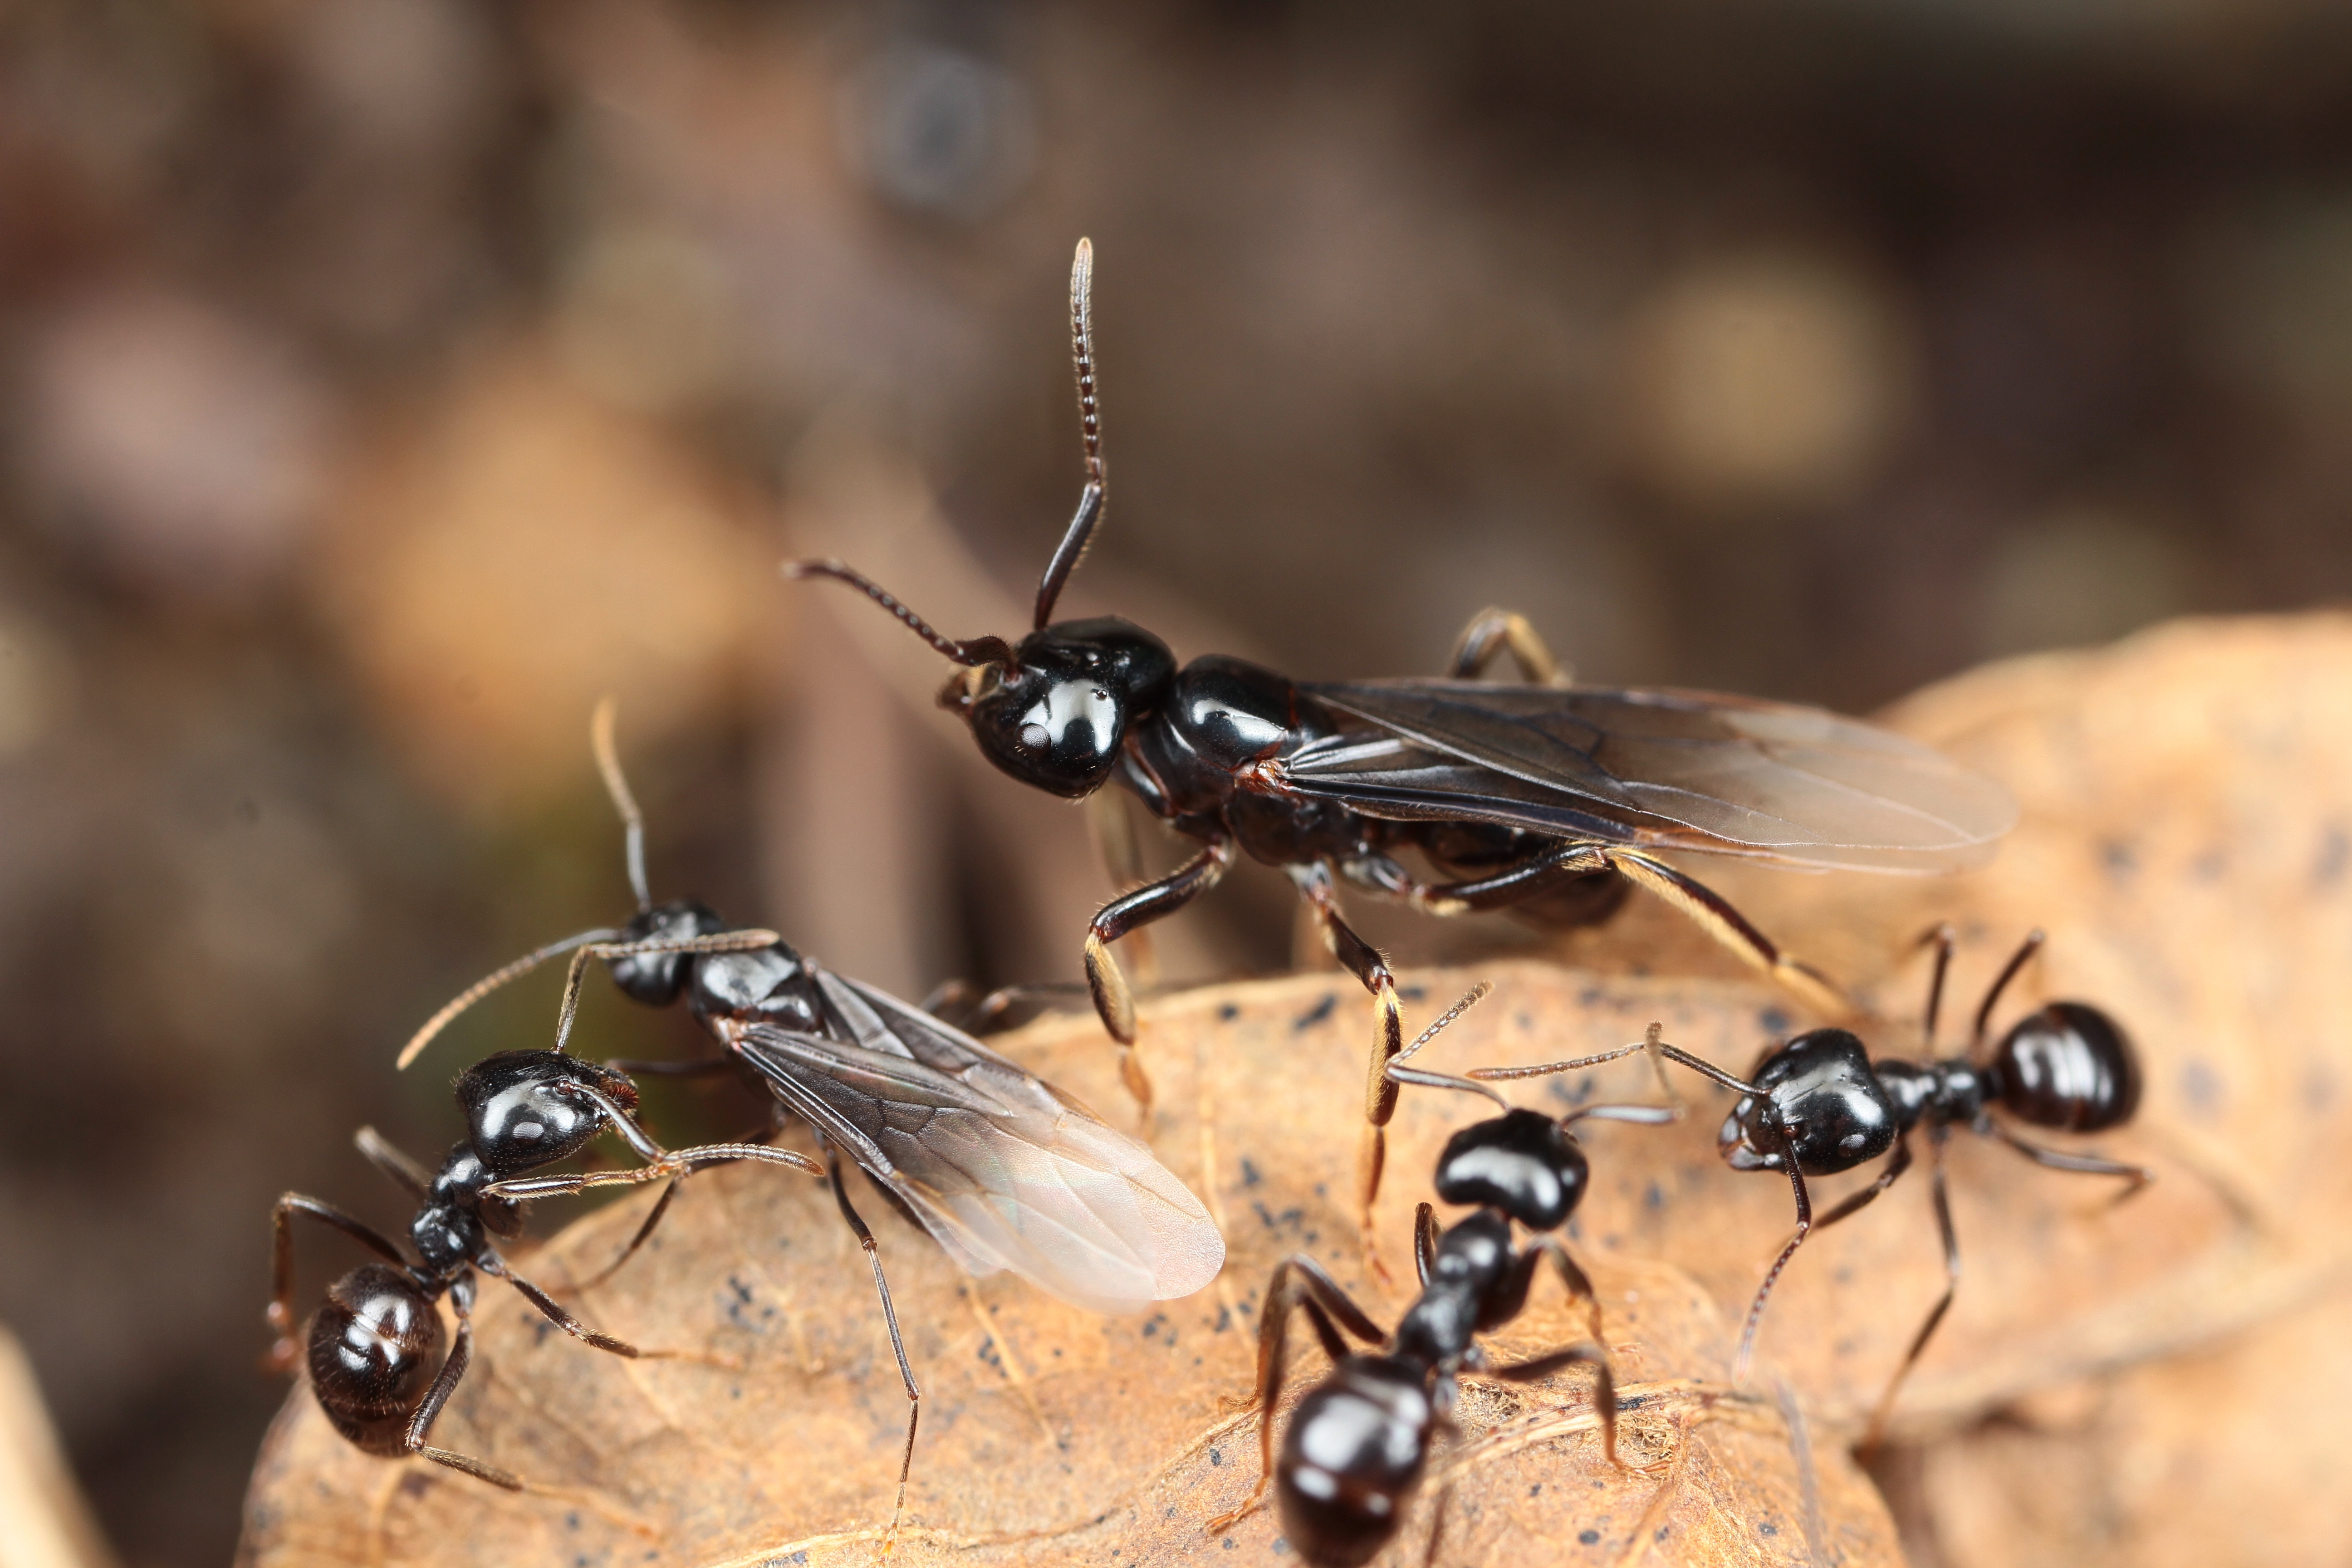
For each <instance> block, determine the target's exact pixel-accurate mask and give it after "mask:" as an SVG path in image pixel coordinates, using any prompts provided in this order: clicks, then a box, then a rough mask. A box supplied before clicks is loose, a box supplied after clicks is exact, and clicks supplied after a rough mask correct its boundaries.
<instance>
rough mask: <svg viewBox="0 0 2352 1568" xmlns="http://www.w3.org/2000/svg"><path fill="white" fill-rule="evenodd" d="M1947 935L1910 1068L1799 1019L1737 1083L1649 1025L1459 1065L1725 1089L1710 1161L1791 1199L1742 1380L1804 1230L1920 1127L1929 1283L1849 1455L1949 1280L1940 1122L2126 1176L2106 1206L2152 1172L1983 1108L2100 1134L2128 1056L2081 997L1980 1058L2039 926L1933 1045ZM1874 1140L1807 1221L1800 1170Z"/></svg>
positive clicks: (1916, 1345)
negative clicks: (2039, 1136) (1645, 1066)
mask: <svg viewBox="0 0 2352 1568" xmlns="http://www.w3.org/2000/svg"><path fill="white" fill-rule="evenodd" d="M1955 940H1956V939H1955V936H1954V933H1953V931H1952V928H1951V927H1950V926H1948V925H1939V926H1937V928H1936V929H1935V930H1934V931H1929V932H1928V933H1927V936H1926V938H1924V939H1923V942H1922V945H1927V944H1933V945H1934V947H1935V949H1936V966H1935V972H1934V975H1933V978H1932V979H1930V980H1929V982H1928V985H1927V1011H1926V1013H1925V1014H1924V1015H1922V1019H1921V1033H1922V1039H1923V1041H1924V1043H1925V1044H1926V1046H1927V1050H1928V1052H1929V1059H1927V1061H1925V1062H1909V1061H1902V1060H1898V1059H1895V1058H1879V1059H1877V1060H1875V1061H1874V1060H1872V1059H1871V1058H1870V1053H1869V1050H1868V1048H1867V1047H1864V1044H1863V1043H1862V1041H1861V1040H1860V1039H1859V1038H1858V1037H1855V1036H1854V1035H1853V1033H1851V1032H1850V1031H1848V1030H1845V1029H1834V1028H1832V1029H1811V1030H1808V1031H1807V1032H1806V1033H1804V1034H1801V1035H1799V1036H1797V1037H1795V1038H1793V1039H1791V1040H1789V1041H1787V1042H1786V1043H1784V1044H1781V1045H1779V1046H1776V1047H1771V1048H1770V1049H1769V1050H1767V1051H1766V1052H1765V1053H1764V1055H1763V1057H1762V1058H1760V1059H1759V1061H1758V1062H1757V1064H1756V1067H1755V1069H1754V1070H1753V1072H1752V1073H1751V1074H1750V1075H1749V1077H1748V1079H1738V1078H1734V1077H1733V1076H1732V1075H1731V1074H1729V1073H1727V1072H1725V1071H1724V1070H1723V1069H1722V1068H1718V1067H1716V1066H1715V1065H1714V1064H1713V1063H1711V1062H1706V1061H1702V1060H1700V1059H1699V1058H1696V1057H1693V1056H1691V1055H1689V1054H1688V1053H1686V1052H1684V1051H1680V1050H1677V1049H1675V1047H1672V1046H1668V1045H1664V1044H1662V1043H1661V1042H1660V1041H1659V1040H1658V1039H1657V1037H1656V1030H1655V1029H1654V1028H1653V1029H1652V1031H1651V1036H1650V1037H1649V1038H1648V1039H1647V1040H1645V1041H1643V1043H1642V1044H1640V1045H1633V1046H1626V1047H1622V1048H1621V1049H1618V1050H1614V1051H1607V1052H1603V1053H1601V1055H1599V1056H1594V1057H1586V1058H1581V1059H1580V1060H1577V1061H1569V1062H1550V1063H1547V1064H1544V1065H1542V1066H1538V1067H1524V1068H1476V1069H1475V1070H1474V1071H1472V1072H1471V1073H1470V1075H1469V1076H1470V1077H1471V1078H1473V1079H1479V1080H1481V1081H1492V1080H1495V1079H1515V1078H1532V1077H1536V1076H1538V1075H1539V1074H1545V1073H1556V1072H1565V1071H1570V1070H1572V1069H1574V1068H1583V1067H1592V1066H1596V1065H1598V1064H1600V1063H1601V1062H1605V1061H1610V1060H1613V1059H1614V1058H1618V1057H1622V1056H1626V1055H1628V1054H1630V1053H1632V1052H1633V1051H1640V1050H1646V1051H1649V1052H1650V1053H1651V1054H1652V1056H1653V1058H1665V1059H1667V1060H1671V1061H1675V1062H1678V1063H1680V1064H1681V1065H1682V1066H1684V1067H1686V1068H1690V1069H1691V1070H1692V1071H1694V1072H1696V1073H1700V1074H1703V1075H1704V1076H1706V1077H1707V1078H1710V1079H1714V1080H1715V1081H1716V1082H1717V1083H1719V1084H1722V1085H1723V1086H1724V1087H1725V1088H1727V1089H1733V1090H1736V1091H1737V1092H1738V1094H1739V1097H1740V1098H1739V1101H1738V1104H1736V1105H1734V1106H1733V1107H1732V1108H1731V1113H1730V1114H1729V1115H1728V1116H1727V1117H1726V1118H1725V1119H1724V1122H1723V1127H1722V1130H1721V1131H1720V1132H1719V1133H1718V1134H1717V1146H1718V1148H1719V1149H1720V1150H1721V1152H1722V1154H1723V1158H1724V1161H1725V1163H1727V1164H1728V1165H1730V1166H1731V1168H1732V1169H1733V1170H1735V1171H1782V1172H1785V1173H1787V1174H1788V1177H1789V1184H1790V1187H1791V1188H1792V1189H1793V1190H1794V1191H1795V1194H1796V1199H1797V1230H1796V1234H1795V1235H1794V1236H1792V1237H1790V1238H1789V1242H1788V1245H1787V1246H1785V1247H1782V1248H1781V1249H1780V1256H1779V1257H1778V1258H1775V1259H1773V1262H1772V1266H1771V1268H1769V1269H1768V1270H1766V1272H1765V1275H1764V1282H1763V1284H1761V1285H1760V1286H1759V1287H1758V1288H1757V1291H1756V1299H1755V1300H1754V1301H1753V1302H1752V1303H1751V1304H1750V1305H1749V1307H1748V1318H1747V1321H1746V1323H1745V1325H1744V1326H1743V1327H1742V1329H1741V1331H1740V1335H1739V1357H1738V1363H1737V1371H1736V1373H1735V1374H1734V1375H1735V1377H1745V1376H1746V1375H1747V1371H1748V1361H1749V1358H1750V1355H1751V1352H1753V1351H1754V1349H1755V1344H1756V1332H1757V1329H1758V1327H1759V1324H1760V1323H1761V1322H1762V1321H1763V1316H1764V1304H1765V1301H1766V1300H1767V1299H1768V1298H1769V1297H1770V1295H1771V1293H1772V1287H1773V1285H1774V1284H1775V1283H1776V1282H1778V1280H1779V1279H1780V1273H1781V1270H1783V1269H1784V1268H1787V1267H1788V1266H1789V1260H1790V1258H1793V1257H1794V1256H1795V1255H1796V1251H1797V1248H1798V1247H1801V1245H1803V1243H1804V1240H1805V1238H1806V1237H1808V1236H1810V1235H1811V1233H1812V1232H1814V1231H1815V1230H1818V1229H1821V1228H1822V1227H1823V1226H1832V1225H1835V1224H1836V1223H1837V1222H1838V1221H1840V1220H1842V1219H1844V1218H1846V1217H1848V1216H1849V1215H1853V1214H1854V1213H1855V1212H1857V1211H1858V1210H1860V1209H1862V1208H1864V1206H1866V1205H1868V1204H1870V1203H1871V1202H1872V1201H1873V1200H1874V1199H1875V1198H1876V1197H1877V1196H1878V1195H1879V1194H1881V1193H1884V1192H1885V1191H1886V1189H1887V1188H1888V1187H1891V1186H1893V1185H1894V1184H1895V1181H1896V1179H1897V1178H1899V1177H1900V1176H1901V1175H1902V1174H1903V1173H1904V1172H1906V1171H1907V1170H1909V1169H1910V1168H1911V1142H1910V1135H1911V1133H1912V1131H1913V1130H1914V1129H1923V1130H1924V1131H1926V1133H1927V1162H1928V1164H1927V1170H1928V1177H1927V1179H1928V1184H1929V1188H1928V1190H1929V1192H1930V1194H1931V1195H1932V1197H1933V1200H1934V1204H1935V1209H1936V1227H1937V1232H1938V1233H1939V1234H1940V1236H1941V1237H1942V1238H1943V1244H1944V1273H1945V1283H1944V1293H1943V1295H1942V1296H1940V1297H1938V1298H1937V1301H1936V1304H1935V1306H1934V1307H1933V1308H1931V1309H1930V1310H1928V1313H1927V1321H1925V1322H1923V1323H1922V1324H1920V1326H1919V1331H1918V1333H1917V1334H1916V1335H1915V1336H1914V1337H1913V1339H1912V1341H1911V1348H1910V1349H1909V1350H1908V1351H1907V1352H1905V1354H1904V1357H1903V1362H1902V1364H1901V1365H1899V1366H1898V1367H1896V1368H1895V1375H1894V1376H1893V1377H1892V1378H1890V1379H1889V1380H1888V1381H1887V1384H1886V1391H1885V1393H1884V1394H1881V1395H1880V1396H1879V1400H1878V1404H1877V1405H1876V1406H1875V1408H1874V1410H1873V1412H1872V1414H1871V1418H1870V1425H1869V1427H1868V1429H1867V1432H1866V1434H1865V1436H1864V1439H1863V1447H1864V1449H1865V1450H1867V1449H1869V1448H1873V1447H1876V1446H1877V1444H1878V1440H1879V1438H1880V1436H1882V1435H1883V1433H1884V1432H1885V1425H1886V1418H1887V1415H1888V1413H1889V1412H1890V1411H1891V1410H1892V1409H1893V1407H1894V1403H1895V1391H1896V1390H1897V1389H1899V1388H1900V1387H1901V1386H1902V1384H1903V1380H1904V1378H1905V1377H1906V1376H1907V1375H1908V1374H1909V1373H1910V1371H1911V1368H1912V1366H1913V1364H1914V1363H1916V1362H1917V1361H1918V1359H1919V1356H1920V1353H1921V1352H1924V1351H1925V1350H1926V1349H1927V1342H1928V1340H1929V1339H1930V1338H1932V1337H1933V1336H1934V1334H1935V1332H1936V1330H1937V1326H1938V1325H1940V1324H1941V1323H1942V1322H1943V1321H1944V1314H1945V1313H1946V1311H1947V1310H1949V1309H1950V1307H1951V1304H1952V1296H1953V1293H1954V1292H1955V1291H1956V1290H1957V1289H1958V1287H1959V1281H1960V1247H1959V1238H1958V1236H1957V1235H1956V1234H1955V1232H1954V1231H1953V1228H1952V1209H1951V1201H1950V1198H1949V1197H1948V1194H1947V1192H1946V1189H1945V1181H1944V1146H1945V1144H1946V1142H1948V1140H1949V1138H1950V1136H1951V1132H1952V1129H1953V1128H1955V1127H1966V1128H1968V1129H1969V1131H1973V1132H1976V1133H1979V1134H1980V1135H1982V1136H1985V1137H1990V1138H1997V1139H1999V1140H2000V1142H2003V1143H2006V1144H2008V1145H2009V1146H2010V1147H2011V1149H2014V1150H2016V1151H2017V1152H2019V1153H2021V1154H2022V1155H2024V1156H2025V1157H2026V1158H2027V1159H2029V1160H2032V1162H2033V1163H2036V1164H2039V1165H2046V1166H2049V1167H2050V1168H2051V1169H2053V1170H2059V1171H2074V1172H2079V1173H2084V1174H2086V1175H2095V1176H2119V1177H2121V1178H2123V1180H2124V1181H2125V1182H2126V1186H2125V1188H2124V1190H2123V1191H2122V1192H2121V1193H2119V1194H2117V1195H2116V1201H2117V1202H2121V1201H2122V1200H2123V1199H2124V1198H2127V1197H2129V1196H2131V1195H2132V1194H2134V1193H2137V1191H2139V1189H2140V1188H2142V1187H2143V1186H2146V1185H2147V1184H2148V1182H2149V1181H2151V1180H2152V1179H2153V1173H2151V1172H2149V1171H2148V1170H2147V1168H2145V1167H2144V1166H2139V1165H2128V1164H2124V1163H2119V1162H2117V1161H2114V1160H2106V1159H2102V1158H2100V1157H2098V1156H2097V1155H2094V1154H2075V1153H2069V1152H2065V1151H2063V1150H2059V1149H2051V1148H2045V1147H2044V1146H2042V1144H2039V1143H2034V1142H2029V1141H2028V1140H2026V1139H2024V1138H2021V1137H2020V1136H2018V1134H2017V1133H2016V1132H2014V1131H2011V1129H2010V1128H2009V1127H2007V1126H2005V1125H2004V1124H2003V1123H2002V1122H2001V1121H2000V1119H1999V1118H1998V1117H1996V1115H1995V1114H1994V1113H1995V1112H1996V1111H1998V1112H2000V1113H2002V1114H2005V1115H2006V1116H2008V1117H2011V1118H2012V1119H2014V1120H2016V1121H2021V1122H2024V1123H2025V1124H2027V1125H2028V1126H2032V1127H2046V1128H2049V1129H2052V1130H2053V1131H2062V1132H2102V1131H2106V1130H2108V1129H2109V1128H2114V1127H2120V1126H2122V1125H2123V1124H2124V1123H2126V1122H2127V1121H2130V1120H2131V1118H2132V1114H2133V1112H2134V1111H2136V1110H2137V1109H2138V1107H2139V1096H2140V1068H2139V1058H2138V1056H2137V1053H2135V1052H2134V1050H2133V1049H2132V1044H2131V1040H2130V1037H2128V1036H2126V1034H2125V1033H2124V1031H2123V1027H2122V1026H2120V1025H2119V1024H2117V1023H2116V1021H2115V1020H2114V1019H2113V1018H2111V1017H2109V1016H2107V1015H2106V1014H2105V1013H2103V1012H2101V1011H2100V1010H2099V1009H2098V1008H2096V1007H2094V1006H2092V1005H2089V1004H2087V1003H2084V1002H2064V1001H2060V1002H2050V1003H2045V1004H2044V1005H2042V1007H2041V1008H2039V1009H2038V1010H2036V1011H2035V1012H2033V1013H2032V1014H2030V1015H2028V1016H2026V1017H2024V1018H2022V1019H2020V1020H2019V1021H2018V1022H2017V1023H2016V1024H2015V1025H2013V1026H2011V1028H2010V1030H2009V1032H2008V1033H2007V1034H2006V1035H2003V1036H2002V1037H2001V1038H2000V1044H1999V1045H1998V1046H1995V1047H1993V1048H1992V1050H1991V1052H1990V1055H1987V1054H1986V1053H1985V1050H1984V1045H1985V1039H1986V1036H1987V1032H1988V1030H1989V1028H1990V1024H1991V1021H1992V1014H1993V1008H1994V1007H1995V1006H1996V1005H1998V1004H1999V1002H2000V997H2001V994H2002V993H2003V992H2004V991H2006V990H2007V989H2008V988H2009V984H2010V982H2011V981H2012V980H2014V979H2015V978H2016V977H2017V974H2018V972H2019V971H2020V970H2021V969H2023V968H2024V967H2025V964H2026V961H2027V960H2029V959H2031V958H2032V956H2033V955H2034V954H2035V953H2036V952H2040V951H2041V949H2042V942H2043V940H2044V939H2043V935H2042V932H2041V931H2033V932H2031V933H2029V934H2028V935H2027V937H2026V939H2025V941H2024V942H2023V943H2021V945H2020V946H2019V948H2018V950H2017V952H2015V953H2014V954H2013V955H2011V958H2010V961H2009V963H2008V964H2007V966H2006V967H2004V968H2003V969H2002V970H2001V972H2000V975H1999V976H1998V977H1997V978H1995V979H1994V981H1993V983H1992V985H1991V988H1990V990H1988V991H1987V992H1986V993H1985V997H1984V1001H1983V1003H1982V1004H1981V1005H1979V1007H1978V1008H1977V1016H1976V1024H1975V1026H1974V1028H1973V1029H1972V1030H1971V1031H1970V1033H1969V1048H1968V1049H1967V1050H1966V1051H1964V1052H1962V1053H1961V1054H1960V1055H1958V1056H1953V1057H1941V1058H1938V1057H1936V1056H1934V1055H1933V1052H1934V1050H1935V1042H1936V1020H1937V1013H1938V1012H1939V1010H1940V1009H1941V1006H1942V1003H1943V997H1944V978H1945V975H1946V973H1947V972H1948V970H1949V968H1950V966H1951V962H1952V948H1953V944H1954V942H1955ZM1890 1149H1891V1150H1892V1151H1893V1157H1892V1158H1890V1159H1889V1160H1888V1161H1887V1163H1886V1166H1885V1169H1884V1170H1882V1171H1881V1172H1880V1173H1878V1177H1877V1179H1876V1180H1875V1181H1874V1182H1872V1183H1871V1184H1870V1185H1868V1186H1866V1187H1864V1188H1863V1189H1861V1190H1860V1191H1859V1192H1856V1193H1854V1194H1851V1195H1850V1196H1848V1197H1846V1198H1845V1199H1843V1201H1842V1202H1840V1203H1839V1204H1837V1205H1835V1206H1834V1207H1832V1208H1831V1209H1830V1210H1829V1212H1828V1213H1826V1214H1824V1215H1822V1216H1821V1217H1820V1218H1818V1219H1816V1218H1815V1217H1814V1216H1813V1209H1812V1200H1811V1197H1810V1195H1809V1194H1807V1191H1806V1188H1805V1178H1806V1177H1807V1176H1829V1175H1835V1174H1836V1173H1839V1172H1841V1171H1851V1170H1853V1168H1854V1167H1855V1166H1857V1165H1861V1164H1864V1163H1867V1162H1869V1161H1872V1160H1874V1159H1876V1158H1878V1157H1879V1156H1880V1155H1881V1154H1885V1153H1887V1152H1888V1151H1889V1150H1890Z"/></svg>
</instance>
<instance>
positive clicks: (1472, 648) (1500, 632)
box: [1445, 605, 1572, 686]
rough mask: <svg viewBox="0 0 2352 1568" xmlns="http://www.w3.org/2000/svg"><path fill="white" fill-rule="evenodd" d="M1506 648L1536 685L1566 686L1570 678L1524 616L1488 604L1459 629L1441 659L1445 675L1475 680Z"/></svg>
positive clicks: (1523, 672)
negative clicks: (1443, 657)
mask: <svg viewBox="0 0 2352 1568" xmlns="http://www.w3.org/2000/svg"><path fill="white" fill-rule="evenodd" d="M1506 649H1507V650H1509V653H1510V656H1511V659H1512V662H1514V663H1516V664H1517V666H1518V667H1519V673H1520V674H1521V675H1523V676H1525V677H1526V678H1527V679H1528V680H1530V681H1532V682H1533V683H1534V684H1536V685H1538V686H1566V685H1568V684H1569V682H1570V679H1572V678H1571V677H1570V674H1569V672H1568V671H1567V670H1565V669H1563V668H1560V663H1559V660H1558V659H1556V658H1553V657H1552V653H1551V649H1550V648H1549V647H1545V646H1544V640H1543V637H1542V635H1541V634H1540V633H1538V631H1537V630H1536V628H1535V626H1534V625H1533V623H1531V622H1530V621H1528V618H1527V616H1523V615H1520V614H1519V613H1518V612H1517V611H1516V610H1505V609H1498V608H1496V607H1494V606H1491V605H1490V606H1488V607H1487V608H1486V609H1483V610H1481V611H1479V612H1478V613H1477V614H1476V615H1475V616H1471V617H1470V624H1469V625H1468V626H1464V627H1463V628H1462V635H1461V637H1458V638H1456V639H1455V640H1454V652H1453V653H1452V654H1451V655H1449V656H1448V657H1447V658H1446V660H1445V673H1446V674H1447V675H1449V676H1451V677H1453V678H1454V679H1456V680H1475V679H1479V678H1480V677H1481V676H1484V675H1485V674H1486V667H1487V666H1488V665H1490V664H1492V663H1494V662H1495V659H1496V657H1497V656H1498V655H1500V654H1501V653H1503V652H1504V651H1505V650H1506Z"/></svg>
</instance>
